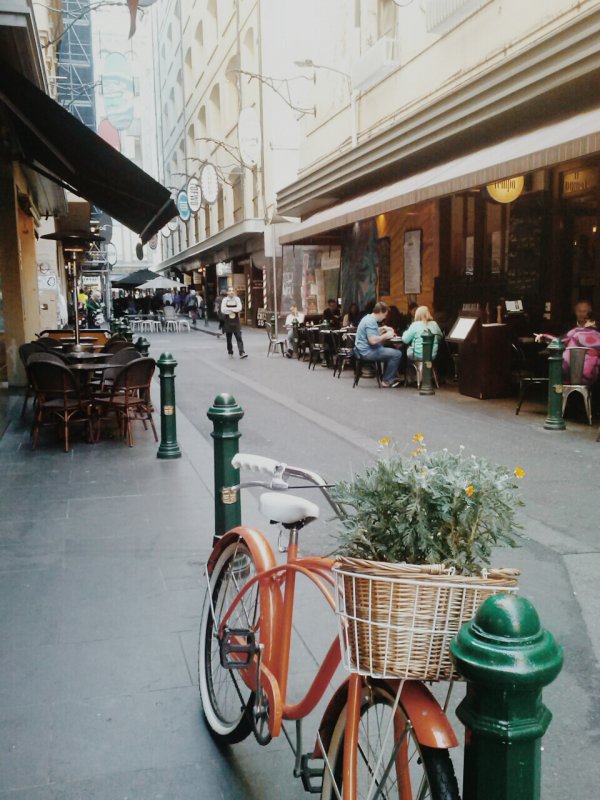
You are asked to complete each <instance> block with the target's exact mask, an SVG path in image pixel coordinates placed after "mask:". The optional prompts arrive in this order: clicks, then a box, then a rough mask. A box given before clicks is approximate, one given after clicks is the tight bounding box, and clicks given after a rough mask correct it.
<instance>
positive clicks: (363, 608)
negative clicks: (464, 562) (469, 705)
mask: <svg viewBox="0 0 600 800" xmlns="http://www.w3.org/2000/svg"><path fill="white" fill-rule="evenodd" d="M334 573H335V576H336V588H337V591H336V595H337V599H338V619H339V623H340V625H339V633H340V642H341V645H342V654H343V662H344V666H345V667H346V669H348V670H349V671H350V672H358V673H360V674H362V675H371V676H372V677H379V678H383V677H385V678H413V679H417V680H427V681H442V680H451V679H456V678H458V675H457V674H456V673H455V672H454V670H453V667H452V661H451V659H450V642H451V641H452V639H453V638H454V637H455V636H456V634H457V633H458V631H459V628H460V627H461V625H462V624H463V623H464V622H467V621H468V620H470V619H472V618H473V617H474V616H475V613H476V612H477V609H478V608H479V606H480V605H481V604H482V603H483V601H484V600H485V599H486V598H487V597H489V596H490V595H493V594H497V593H498V592H516V591H517V577H518V575H519V571H518V570H514V569H496V570H490V571H488V572H484V574H483V575H482V576H481V577H468V576H464V575H455V574H454V571H453V570H449V569H446V568H445V567H444V565H443V564H431V565H430V564H427V565H422V566H415V565H412V564H386V563H382V562H378V561H366V560H362V559H355V558H340V559H339V560H338V563H337V565H336V566H335V568H334Z"/></svg>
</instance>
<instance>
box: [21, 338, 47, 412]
mask: <svg viewBox="0 0 600 800" xmlns="http://www.w3.org/2000/svg"><path fill="white" fill-rule="evenodd" d="M46 352H47V350H46V348H45V347H44V346H43V345H41V344H39V343H38V342H25V344H22V345H20V347H19V358H20V359H21V363H22V364H23V368H24V369H25V371H26V372H27V362H28V361H29V358H30V356H32V355H33V354H34V353H46ZM33 396H34V391H33V386H32V385H31V381H30V380H29V375H27V389H26V390H25V397H24V398H23V406H22V408H21V417H24V416H25V411H26V410H27V401H28V400H29V398H30V397H33Z"/></svg>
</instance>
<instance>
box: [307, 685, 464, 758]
mask: <svg viewBox="0 0 600 800" xmlns="http://www.w3.org/2000/svg"><path fill="white" fill-rule="evenodd" d="M348 680H349V679H348V678H346V679H345V681H344V682H343V683H342V684H341V685H340V686H339V687H338V688H337V690H336V692H335V694H334V695H333V697H332V698H331V700H330V701H329V703H328V705H327V708H326V709H325V713H324V714H323V717H322V718H321V722H320V724H319V736H320V738H321V741H322V742H323V748H324V749H325V752H326V753H327V752H328V750H329V746H330V744H331V736H332V734H333V729H334V727H335V724H336V722H337V720H338V718H339V716H340V714H341V713H342V710H343V708H344V706H345V704H346V699H347V696H348ZM372 683H373V684H375V683H377V684H378V685H385V686H387V688H388V691H389V692H390V694H392V695H395V694H396V692H397V691H398V681H372ZM400 702H401V703H402V706H403V707H404V709H405V711H406V713H407V714H408V716H409V717H410V720H411V722H412V724H413V727H414V730H415V735H416V737H417V740H418V742H419V744H422V745H424V746H425V747H435V748H437V749H446V748H451V747H457V746H458V739H457V738H456V734H455V733H454V731H453V730H452V726H451V725H450V722H449V721H448V718H447V716H446V715H445V714H444V712H443V711H442V709H441V708H440V705H439V703H438V702H437V700H436V699H435V697H434V696H433V695H432V694H431V692H430V691H429V689H428V688H427V687H426V686H425V684H423V683H420V682H419V681H406V682H405V684H404V687H403V689H402V695H401V698H400ZM312 758H315V759H319V758H323V752H322V750H321V746H320V744H319V740H318V738H317V741H316V742H315V746H314V750H313V753H312Z"/></svg>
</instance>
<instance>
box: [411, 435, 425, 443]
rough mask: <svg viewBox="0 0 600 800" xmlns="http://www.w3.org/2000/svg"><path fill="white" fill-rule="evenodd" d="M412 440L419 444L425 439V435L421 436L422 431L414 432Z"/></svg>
mask: <svg viewBox="0 0 600 800" xmlns="http://www.w3.org/2000/svg"><path fill="white" fill-rule="evenodd" d="M412 440H413V442H414V443H415V444H421V442H423V441H424V440H425V437H424V436H423V434H422V433H415V435H414V436H413V438H412Z"/></svg>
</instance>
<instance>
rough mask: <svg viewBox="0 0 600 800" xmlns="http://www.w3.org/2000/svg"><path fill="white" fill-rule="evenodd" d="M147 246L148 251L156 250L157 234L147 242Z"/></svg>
mask: <svg viewBox="0 0 600 800" xmlns="http://www.w3.org/2000/svg"><path fill="white" fill-rule="evenodd" d="M148 245H149V246H150V250H156V248H157V246H158V234H157V233H155V234H154V236H153V237H152V238H151V239H150V241H149V242H148Z"/></svg>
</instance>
